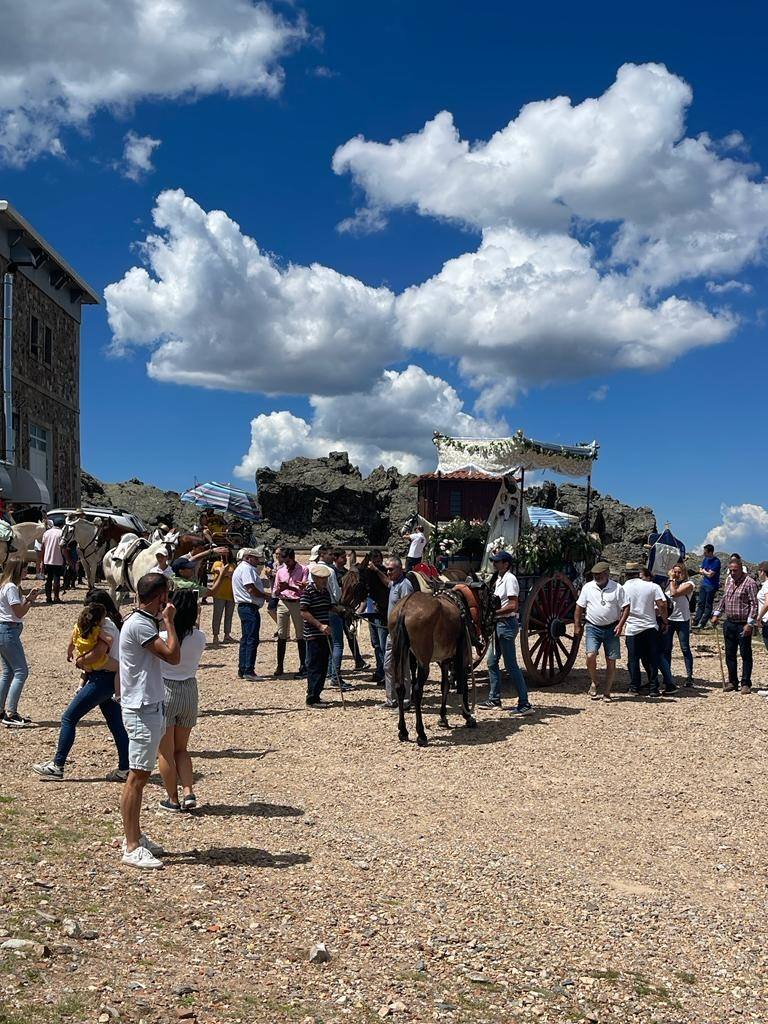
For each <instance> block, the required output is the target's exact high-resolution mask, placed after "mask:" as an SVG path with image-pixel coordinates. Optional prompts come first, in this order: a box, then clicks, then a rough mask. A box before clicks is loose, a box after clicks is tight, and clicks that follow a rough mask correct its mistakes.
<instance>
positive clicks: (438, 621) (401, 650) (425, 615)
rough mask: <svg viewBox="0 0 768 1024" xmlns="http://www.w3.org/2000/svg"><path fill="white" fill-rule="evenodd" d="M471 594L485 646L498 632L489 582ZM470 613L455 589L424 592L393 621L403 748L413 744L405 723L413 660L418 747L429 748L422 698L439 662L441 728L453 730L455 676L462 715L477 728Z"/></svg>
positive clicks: (399, 608) (395, 612)
mask: <svg viewBox="0 0 768 1024" xmlns="http://www.w3.org/2000/svg"><path fill="white" fill-rule="evenodd" d="M471 593H472V594H474V595H475V597H476V600H477V610H478V619H477V622H476V626H477V628H478V631H479V633H480V634H481V637H482V639H483V641H487V638H488V637H490V636H492V634H493V629H494V617H495V613H494V606H493V596H492V593H491V591H490V589H489V588H488V586H487V584H485V583H479V584H477V583H475V584H472V586H471ZM469 616H470V609H469V608H468V607H466V606H465V603H464V599H463V597H461V596H460V595H459V594H458V593H456V591H455V590H444V591H442V592H441V593H438V594H434V595H433V594H425V593H423V592H421V591H418V592H415V593H413V594H409V595H408V596H407V597H404V598H403V599H402V600H401V601H399V602H398V603H397V604H396V605H395V607H394V608H393V609H392V613H391V614H390V616H389V635H390V637H391V641H392V667H393V671H394V676H395V691H396V693H397V706H398V710H399V719H398V736H399V738H400V741H401V742H402V743H404V742H406V741H407V739H408V729H407V727H406V724H405V708H404V706H403V705H404V698H405V673H406V671H407V670H408V667H409V664H410V657H411V655H413V656H414V657H415V659H416V663H417V669H416V674H415V678H414V679H413V683H412V687H411V703H412V705H413V708H414V711H415V712H416V742H417V743H418V745H419V746H420V747H426V746H427V734H426V732H425V730H424V722H423V719H422V714H421V698H422V694H423V691H424V683H425V682H426V680H427V677H428V676H429V666H430V665H431V664H432V662H435V663H436V664H438V665H439V666H440V683H441V691H442V701H441V704H440V725H441V726H442V727H443V728H445V729H448V728H450V726H449V724H448V716H447V710H446V708H447V703H448V690H449V687H450V675H451V673H452V674H453V678H454V680H455V682H456V688H457V690H458V692H459V694H460V695H461V713H462V715H463V717H464V721H465V723H466V726H467V728H468V729H474V728H476V726H477V721H476V720H475V718H474V717H473V716H472V714H471V712H470V710H469V687H468V685H467V678H468V667H469V666H470V665H471V663H472V644H471V637H470V631H469V625H468V621H467V619H468V617H469Z"/></svg>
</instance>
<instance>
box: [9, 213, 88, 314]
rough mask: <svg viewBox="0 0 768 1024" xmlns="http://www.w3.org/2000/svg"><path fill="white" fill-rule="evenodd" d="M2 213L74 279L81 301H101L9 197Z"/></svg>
mask: <svg viewBox="0 0 768 1024" xmlns="http://www.w3.org/2000/svg"><path fill="white" fill-rule="evenodd" d="M0 213H4V214H5V215H6V216H7V217H8V218H9V219H10V220H12V221H13V223H14V224H15V225H16V226H17V227H18V228H20V229H21V230H22V231H23V232H24V234H25V235H28V236H29V238H30V239H31V240H32V241H33V242H34V243H35V244H36V245H38V246H39V247H40V248H41V249H42V250H43V251H44V252H45V253H46V255H47V256H48V258H49V259H50V260H52V261H53V262H54V263H56V264H57V265H58V266H59V267H61V269H62V270H63V271H64V272H65V273H66V275H67V277H69V278H70V279H71V280H72V283H73V284H74V285H76V286H77V288H79V289H80V291H81V292H82V299H81V301H82V302H84V303H86V304H88V305H92V306H97V305H99V303H100V302H101V299H100V298H99V296H98V295H97V294H96V292H95V291H94V290H93V288H91V286H90V285H89V284H88V283H87V282H86V281H84V280H83V278H82V277H80V275H79V274H78V273H77V271H76V270H74V269H73V268H72V267H71V266H70V265H69V263H67V261H66V260H65V259H64V258H63V257H62V256H60V255H59V254H58V252H56V250H55V249H54V248H53V246H52V245H50V244H49V243H48V242H46V240H45V239H44V238H43V236H42V235H41V234H40V233H39V232H38V231H36V230H35V229H34V228H33V227H32V225H31V224H30V223H29V221H28V220H27V219H26V218H25V217H23V216H22V215H21V214H20V213H19V211H18V210H17V209H15V207H14V206H13V205H12V204H11V203H9V202H8V200H7V199H0Z"/></svg>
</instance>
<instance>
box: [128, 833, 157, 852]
mask: <svg viewBox="0 0 768 1024" xmlns="http://www.w3.org/2000/svg"><path fill="white" fill-rule="evenodd" d="M126 845H127V844H126V841H125V839H124V840H123V853H125V848H126ZM139 846H143V847H144V849H145V850H149V852H150V853H151V854H152V856H153V857H162V855H163V854H164V853H165V850H164V849H163V848H162V846H161V845H160V844H159V843H153V842H152V840H151V839H150V838H149V836H145V835H144V833H143V832H142V833H141V836H140V837H139Z"/></svg>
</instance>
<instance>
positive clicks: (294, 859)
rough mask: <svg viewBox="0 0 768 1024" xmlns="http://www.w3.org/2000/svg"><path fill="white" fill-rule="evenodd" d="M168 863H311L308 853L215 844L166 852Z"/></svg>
mask: <svg viewBox="0 0 768 1024" xmlns="http://www.w3.org/2000/svg"><path fill="white" fill-rule="evenodd" d="M163 860H164V861H165V863H166V864H203V865H207V866H208V867H231V866H232V865H240V866H243V867H254V868H277V869H280V868H293V867H296V865H297V864H309V862H310V860H311V857H310V856H309V854H308V853H270V852H269V851H268V850H260V849H258V848H256V847H250V846H214V847H211V849H209V850H189V851H188V852H182V851H179V852H178V853H166V855H165V856H164V857H163Z"/></svg>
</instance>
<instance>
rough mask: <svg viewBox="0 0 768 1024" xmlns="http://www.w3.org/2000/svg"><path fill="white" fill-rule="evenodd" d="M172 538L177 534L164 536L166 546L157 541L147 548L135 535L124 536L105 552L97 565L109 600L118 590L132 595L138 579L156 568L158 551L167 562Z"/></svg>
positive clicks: (147, 545) (170, 532)
mask: <svg viewBox="0 0 768 1024" xmlns="http://www.w3.org/2000/svg"><path fill="white" fill-rule="evenodd" d="M176 536H177V534H175V533H174V532H173V531H172V530H171V531H169V533H168V534H166V537H167V538H168V541H167V542H166V541H165V540H157V541H154V543H152V544H148V543H147V541H145V540H144V541H143V545H144V546H142V538H141V537H138V536H137V535H136V534H135V533H127V534H125V535H124V536H123V538H122V539H121V541H120V543H119V544H118V546H117V547H116V548H112V549H111V550H110V551H107V553H106V554H105V555H104V559H103V561H102V563H101V565H102V569H103V572H104V579H105V580H106V581H107V583H108V585H109V592H110V594H111V595H112V599H113V600H115V599H116V597H117V592H118V590H120V591H125V590H126V589H127V590H128V593H129V594H135V593H136V584H137V583H138V581H139V580H140V579H141V577H142V576H146V574H147V573H148V572H151V570H152V569H153V568H154V567H155V566H156V565H157V553H158V551H164V552H165V554H166V556H167V557H169V558H170V552H171V550H172V549H173V545H174V543H175V538H176Z"/></svg>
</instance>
